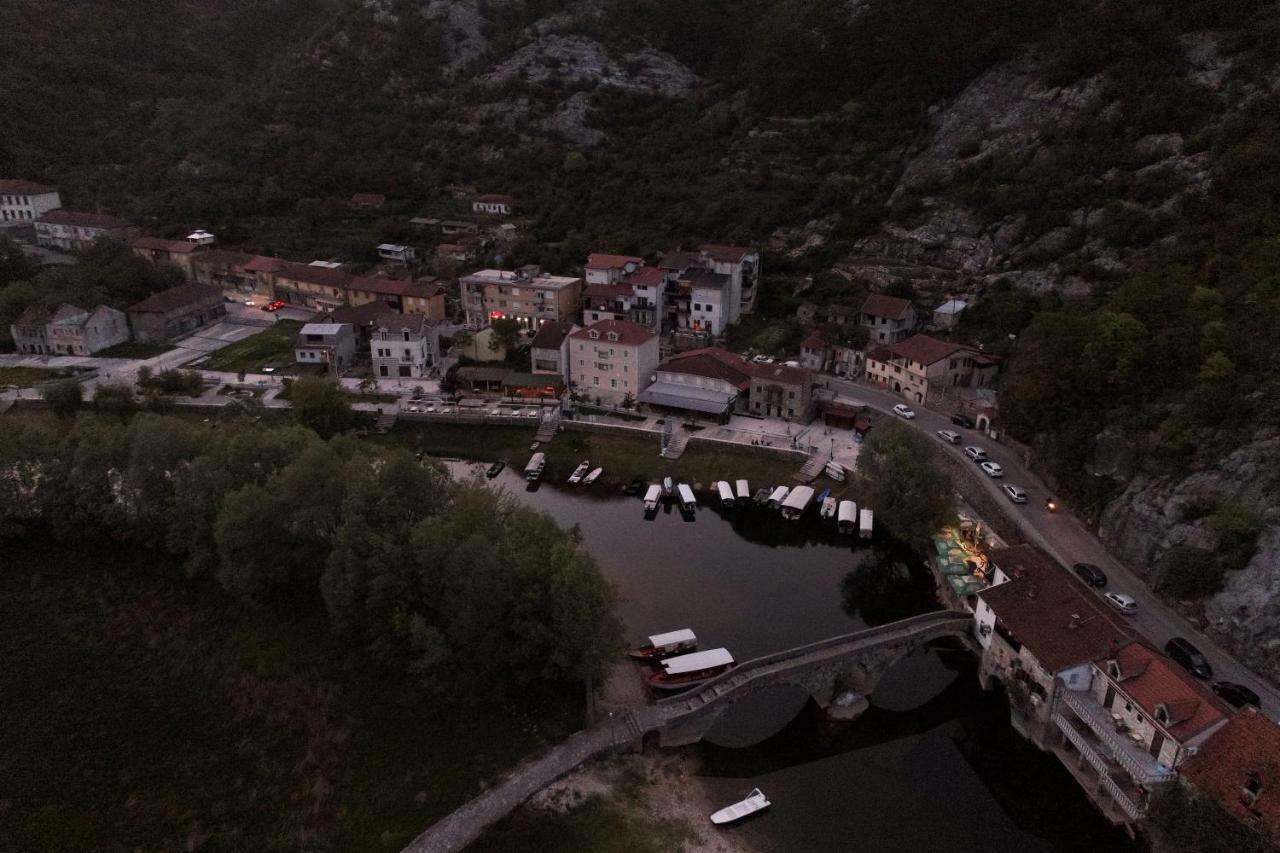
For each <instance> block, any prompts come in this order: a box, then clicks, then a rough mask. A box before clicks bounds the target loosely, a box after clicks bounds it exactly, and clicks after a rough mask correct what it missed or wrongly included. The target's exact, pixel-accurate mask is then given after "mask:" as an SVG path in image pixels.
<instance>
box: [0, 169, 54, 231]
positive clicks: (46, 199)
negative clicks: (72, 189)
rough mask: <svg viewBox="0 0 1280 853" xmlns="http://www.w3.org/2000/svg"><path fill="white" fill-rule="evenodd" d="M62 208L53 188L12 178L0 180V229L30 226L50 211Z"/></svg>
mask: <svg viewBox="0 0 1280 853" xmlns="http://www.w3.org/2000/svg"><path fill="white" fill-rule="evenodd" d="M60 207H62V198H61V196H59V195H58V191H57V190H56V189H54V188H53V187H46V186H45V185H44V184H37V183H36V182H35V181H24V180H19V179H14V178H0V228H3V227H4V226H6V225H12V224H23V225H31V224H32V223H34V222H35V221H36V220H37V219H39V218H40V217H42V216H44V215H45V214H46V213H48V212H49V211H51V210H57V209H58V208H60Z"/></svg>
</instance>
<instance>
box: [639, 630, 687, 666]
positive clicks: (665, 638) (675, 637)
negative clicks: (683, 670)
mask: <svg viewBox="0 0 1280 853" xmlns="http://www.w3.org/2000/svg"><path fill="white" fill-rule="evenodd" d="M697 648H698V638H697V637H696V636H694V633H693V632H692V631H690V630H689V629H688V628H681V629H680V630H679V631H668V632H667V633H665V634H654V635H653V636H651V637H650V638H649V642H647V643H645V644H644V645H643V646H640V647H639V648H635V649H632V650H631V651H629V652H627V656H628V657H630V658H632V659H633V660H643V661H653V662H655V663H656V662H657V661H660V660H662V659H663V658H669V657H672V656H673V655H683V654H688V653H689V652H692V651H696V650H697Z"/></svg>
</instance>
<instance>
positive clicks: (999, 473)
mask: <svg viewBox="0 0 1280 853" xmlns="http://www.w3.org/2000/svg"><path fill="white" fill-rule="evenodd" d="M978 467H980V468H982V470H983V472H984V473H986V475H987V476H988V477H991V478H993V479H994V478H996V477H1003V476H1004V469H1003V468H1001V467H1000V463H999V462H983V463H982V464H981V465H980V466H978Z"/></svg>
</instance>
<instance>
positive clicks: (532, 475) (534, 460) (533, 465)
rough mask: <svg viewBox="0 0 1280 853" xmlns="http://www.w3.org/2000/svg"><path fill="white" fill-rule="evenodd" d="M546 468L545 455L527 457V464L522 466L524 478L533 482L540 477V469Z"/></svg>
mask: <svg viewBox="0 0 1280 853" xmlns="http://www.w3.org/2000/svg"><path fill="white" fill-rule="evenodd" d="M546 467H547V454H545V453H535V454H533V455H532V456H530V457H529V464H527V465H525V466H524V478H525V479H526V480H528V481H529V482H531V483H532V482H535V481H537V480H538V479H539V478H540V477H542V469H543V468H546Z"/></svg>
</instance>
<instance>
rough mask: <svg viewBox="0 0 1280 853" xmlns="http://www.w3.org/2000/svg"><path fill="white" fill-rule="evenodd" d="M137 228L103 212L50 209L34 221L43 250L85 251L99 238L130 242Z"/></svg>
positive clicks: (37, 238) (136, 232)
mask: <svg viewBox="0 0 1280 853" xmlns="http://www.w3.org/2000/svg"><path fill="white" fill-rule="evenodd" d="M137 236H138V229H137V227H135V226H134V225H131V224H129V223H128V222H126V221H124V220H123V219H120V218H118V217H115V216H108V215H107V214H105V213H81V212H79V211H74V210H63V209H59V210H51V211H49V212H48V213H46V214H44V215H43V216H41V217H40V218H39V219H37V220H36V243H38V244H39V245H41V246H44V247H45V248H46V249H60V250H62V251H64V252H76V251H80V250H82V249H87V248H89V246H91V245H92V244H93V241H95V240H98V239H106V240H115V241H117V242H119V243H126V244H127V243H130V242H132V241H133V240H134V239H136V238H137Z"/></svg>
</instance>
